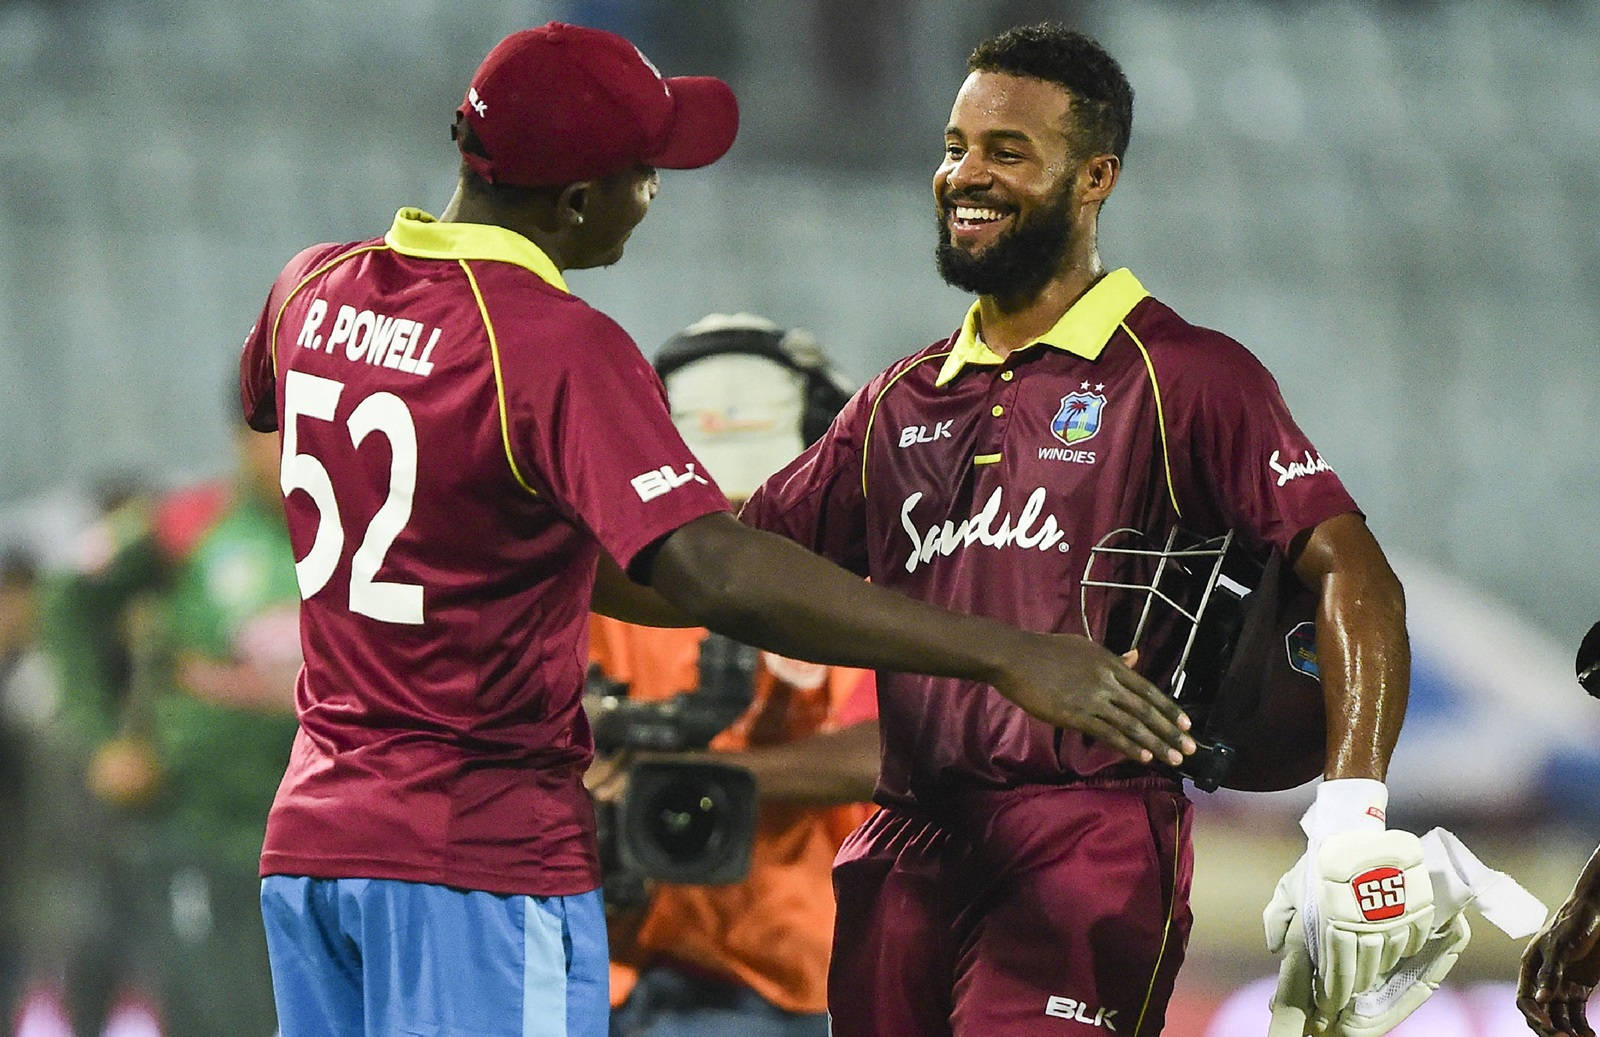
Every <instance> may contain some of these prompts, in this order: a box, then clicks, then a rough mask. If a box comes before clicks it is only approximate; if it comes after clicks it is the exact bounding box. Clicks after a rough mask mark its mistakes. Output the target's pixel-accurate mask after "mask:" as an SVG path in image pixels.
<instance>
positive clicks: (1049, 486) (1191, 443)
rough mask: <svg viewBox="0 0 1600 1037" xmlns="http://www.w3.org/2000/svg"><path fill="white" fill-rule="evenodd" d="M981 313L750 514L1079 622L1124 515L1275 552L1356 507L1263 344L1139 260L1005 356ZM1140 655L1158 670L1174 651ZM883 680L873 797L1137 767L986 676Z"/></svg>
mask: <svg viewBox="0 0 1600 1037" xmlns="http://www.w3.org/2000/svg"><path fill="white" fill-rule="evenodd" d="M976 325H977V307H976V306H974V307H973V309H972V311H971V312H969V313H968V315H967V319H966V322H965V324H964V326H963V327H962V328H961V330H960V331H958V332H957V333H956V334H954V335H952V336H951V338H950V339H948V340H947V341H945V342H942V343H939V344H937V345H934V346H931V347H929V348H927V349H925V350H923V351H922V352H920V353H916V354H914V355H912V356H910V357H907V358H905V359H903V360H901V361H899V362H897V363H895V364H894V365H892V366H891V367H890V368H889V369H888V370H886V371H884V372H882V373H881V374H879V375H878V376H877V377H876V378H874V379H873V380H872V381H870V382H869V383H868V384H867V385H865V386H864V387H863V388H862V389H861V391H860V392H859V393H857V395H856V396H855V398H854V399H853V400H851V402H850V403H849V405H847V406H846V407H845V409H844V411H843V412H841V413H840V415H839V418H838V420H837V421H835V423H834V425H833V427H832V428H831V429H830V430H829V432H828V434H827V435H826V436H825V437H824V438H823V439H822V440H821V441H819V442H818V443H817V444H815V445H814V446H813V447H812V448H811V449H809V450H807V451H806V452H805V453H804V454H803V455H801V457H800V458H798V459H797V460H796V461H795V462H794V463H793V464H791V465H790V466H788V467H787V468H785V469H784V470H783V471H781V472H779V473H778V474H776V475H774V476H773V477H772V478H771V479H770V480H769V481H768V482H767V484H766V485H765V486H763V487H762V488H761V489H760V490H759V491H757V493H756V494H755V496H754V497H753V498H752V499H751V501H750V503H749V504H748V505H747V506H746V508H745V510H744V512H743V515H742V516H741V517H742V518H743V519H744V520H745V521H746V522H749V523H751V524H752V525H755V526H758V527H761V528H764V529H768V530H772V531H774V532H777V533H781V534H783V535H785V536H788V537H790V538H792V539H794V540H797V541H799V542H800V543H802V544H804V545H806V546H808V547H810V548H812V549H813V550H816V551H818V552H820V553H822V554H824V555H826V556H828V557H830V558H832V559H834V560H835V561H837V562H839V563H840V564H841V565H844V566H845V567H847V568H850V569H852V570H853V571H855V572H857V573H859V574H861V575H863V576H867V577H870V578H871V579H872V580H873V581H874V582H875V583H878V584H880V585H881V586H884V587H891V588H894V589H895V590H899V591H902V592H904V593H906V594H909V595H911V596H912V597H915V598H920V599H922V600H925V601H929V602H933V603H935V604H938V605H943V606H945V607H947V608H951V609H955V610H957V611H962V612H973V613H980V614H983V615H987V616H992V617H994V618H996V619H999V620H1003V621H1005V622H1008V623H1012V624H1014V625H1017V626H1020V627H1023V628H1026V629H1030V630H1039V631H1055V632H1066V633H1077V634H1082V633H1084V632H1085V629H1086V628H1085V623H1084V616H1083V608H1082V607H1081V605H1080V599H1079V591H1080V586H1081V583H1082V579H1083V573H1084V566H1085V562H1086V561H1087V559H1088V558H1089V549H1090V548H1091V547H1093V546H1094V545H1095V544H1096V543H1097V542H1098V541H1100V539H1101V538H1102V537H1103V536H1105V535H1106V534H1108V533H1111V532H1112V531H1113V530H1117V529H1122V528H1132V529H1137V530H1140V531H1143V532H1144V533H1146V534H1150V535H1152V536H1155V537H1156V538H1157V540H1158V541H1159V540H1161V539H1164V538H1165V535H1166V533H1167V531H1168V530H1170V529H1171V528H1172V527H1173V526H1175V525H1178V526H1182V527H1183V528H1184V529H1186V530H1189V531H1191V532H1194V533H1197V534H1202V535H1208V536H1209V535H1216V534H1220V533H1222V532H1224V531H1226V530H1228V529H1234V530H1237V531H1239V533H1240V534H1241V535H1242V536H1243V537H1244V538H1245V540H1246V542H1247V543H1249V544H1251V545H1253V546H1254V547H1256V548H1257V549H1259V550H1260V551H1262V552H1263V553H1264V552H1265V550H1266V549H1267V548H1268V547H1269V546H1277V547H1279V548H1286V547H1287V546H1288V545H1289V543H1290V541H1291V540H1292V539H1293V538H1294V537H1295V536H1296V535H1297V534H1299V533H1300V532H1302V531H1303V530H1307V529H1309V528H1311V527H1312V526H1315V525H1316V524H1317V523H1319V522H1321V521H1322V520H1324V519H1326V518H1330V517H1332V516H1334V515H1337V514H1340V513H1342V512H1350V511H1355V510H1356V505H1355V502H1354V501H1352V500H1351V498H1350V496H1349V495H1348V494H1347V493H1346V492H1345V489H1344V487H1343V485H1341V483H1340V482H1339V479H1338V477H1337V476H1336V475H1335V474H1334V473H1333V471H1332V470H1331V469H1330V468H1329V467H1328V465H1327V464H1326V462H1324V461H1323V460H1322V456H1321V454H1319V453H1318V452H1317V450H1316V448H1315V447H1313V446H1312V445H1311V443H1310V442H1308V441H1307V439H1306V437H1305V435H1304V434H1303V433H1301V431H1300V430H1299V428H1297V427H1296V425H1295V423H1294V420H1293V419H1292V418H1291V417H1290V415H1289V411H1288V408H1287V407H1286V406H1285V405H1284V402H1283V398H1282V396H1281V395H1280V393H1279V391H1278V386H1277V383H1276V382H1275V381H1274V380H1273V378H1272V376H1271V375H1270V374H1269V373H1268V372H1267V371H1266V369H1265V368H1264V367H1262V366H1261V364H1260V362H1259V361H1258V360H1256V358H1255V357H1254V356H1252V355H1251V354H1250V353H1249V352H1248V351H1247V350H1246V349H1245V348H1244V347H1243V346H1241V345H1239V344H1238V343H1237V342H1234V341H1233V340H1231V339H1229V338H1227V337H1226V336H1224V335H1221V334H1219V333H1217V332H1214V331H1210V330H1207V329H1204V328H1198V327H1195V326H1194V325H1192V324H1189V323H1187V322H1186V321H1184V320H1183V319H1181V318H1180V317H1178V316H1177V314H1175V313H1173V311H1172V310H1170V309H1169V308H1167V307H1166V306H1164V305H1162V304H1161V303H1160V302H1158V301H1156V300H1155V299H1154V298H1151V297H1150V296H1149V295H1148V293H1146V291H1145V290H1144V287H1143V286H1142V285H1140V284H1139V282H1138V280H1137V279H1135V278H1134V276H1133V275H1132V274H1131V273H1130V272H1128V271H1127V270H1118V271H1116V272H1114V273H1112V274H1109V275H1108V276H1106V277H1105V278H1103V279H1102V280H1101V281H1100V282H1098V283H1097V284H1096V285H1095V286H1094V287H1093V288H1092V289H1090V291H1088V292H1087V293H1085V295H1084V296H1083V297H1082V298H1081V299H1080V300H1078V302H1077V303H1076V304H1074V305H1073V306H1072V307H1071V309H1069V310H1068V311H1067V312H1066V314H1065V315H1063V316H1062V318H1061V320H1060V321H1059V322H1057V324H1056V325H1055V327H1054V328H1052V329H1051V330H1050V332H1049V333H1047V334H1045V335H1044V336H1043V337H1042V338H1041V340H1040V341H1039V342H1036V343H1034V344H1032V345H1030V346H1028V347H1027V348H1024V349H1019V350H1016V351H1014V352H1013V353H1012V354H1011V355H1010V356H1008V357H1006V358H1005V359H1003V360H1002V359H1001V358H1000V357H999V356H997V355H996V354H994V353H993V352H991V351H990V350H989V349H988V347H987V346H985V345H984V344H983V342H982V340H981V338H980V337H979V335H978V333H977V326H976ZM1097 578H1098V575H1097ZM1115 607H1116V605H1115V602H1114V600H1113V599H1112V597H1111V596H1109V595H1104V594H1102V595H1097V596H1096V597H1095V598H1093V599H1092V600H1091V602H1090V605H1089V610H1090V613H1091V614H1090V615H1089V616H1088V629H1089V631H1090V632H1092V633H1094V634H1095V636H1097V637H1104V636H1105V634H1106V626H1107V622H1108V617H1107V612H1108V610H1110V609H1113V608H1115ZM1150 654H1151V653H1149V652H1146V651H1145V650H1143V649H1141V659H1140V664H1139V668H1140V670H1141V671H1142V672H1144V673H1146V674H1150V675H1154V674H1157V673H1160V672H1163V670H1162V667H1163V666H1166V667H1168V668H1170V666H1172V665H1175V659H1172V658H1148V657H1147V656H1148V655H1150ZM1155 654H1162V653H1155ZM1169 654H1170V653H1169ZM1167 672H1170V669H1169V670H1168V671H1167ZM878 688H879V710H880V716H881V720H882V726H883V736H884V761H883V770H882V776H881V778H880V781H879V785H878V797H879V799H880V801H881V802H886V803H900V804H914V803H916V802H917V801H918V800H919V799H922V798H924V797H925V796H926V794H927V793H929V792H934V791H937V790H940V789H946V788H958V789H959V788H972V787H989V788H995V787H1008V786H1013V785H1019V784H1028V783H1059V782H1063V781H1071V780H1073V778H1074V777H1077V776H1086V775H1090V774H1095V773H1098V772H1102V771H1104V770H1106V769H1107V768H1110V767H1113V766H1118V767H1128V768H1131V767H1132V765H1130V764H1127V763H1126V761H1125V758H1124V757H1123V756H1122V755H1121V754H1120V753H1119V752H1117V751H1116V750H1114V749H1111V748H1109V747H1106V746H1103V745H1099V744H1097V743H1096V742H1095V741H1094V740H1093V739H1090V738H1087V737H1086V736H1084V735H1081V734H1079V733H1078V732H1075V731H1059V730H1057V729H1055V728H1052V727H1050V726H1049V725H1047V724H1045V723H1044V722H1043V721H1040V720H1037V719H1034V718H1033V717H1030V716H1028V715H1027V714H1026V713H1024V712H1023V711H1022V710H1021V709H1019V708H1017V707H1016V706H1015V705H1013V704H1012V703H1011V702H1009V701H1008V700H1006V699H1004V698H1002V697H1001V696H1000V695H999V694H998V693H997V692H995V691H994V690H993V689H991V688H989V687H987V686H983V685H975V684H971V683H968V682H964V681H960V680H953V679H946V678H934V677H924V676H915V675H909V674H899V673H885V674H881V675H880V677H879V684H878ZM925 805H929V804H926V803H925Z"/></svg>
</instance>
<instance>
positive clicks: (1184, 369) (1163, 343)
mask: <svg viewBox="0 0 1600 1037" xmlns="http://www.w3.org/2000/svg"><path fill="white" fill-rule="evenodd" d="M1125 323H1126V325H1127V327H1128V329H1129V330H1130V331H1131V333H1132V335H1133V336H1134V337H1135V338H1136V339H1137V340H1138V343H1139V345H1142V346H1143V347H1144V348H1145V349H1146V350H1148V351H1149V353H1150V358H1151V361H1152V362H1153V363H1154V364H1155V365H1156V367H1157V370H1158V371H1161V372H1163V373H1165V374H1167V375H1168V376H1170V377H1175V378H1189V377H1194V378H1200V379H1203V380H1207V381H1209V380H1211V379H1215V378H1226V377H1229V376H1238V377H1251V378H1253V377H1257V376H1258V375H1261V374H1266V373H1267V370H1266V367H1265V365H1263V364H1262V362H1261V360H1260V358H1259V357H1257V356H1256V355H1255V354H1254V353H1253V352H1251V351H1250V349H1249V347H1247V346H1245V345H1244V344H1243V343H1242V342H1240V341H1239V340H1238V339H1236V338H1234V337H1233V336H1231V335H1229V334H1227V333H1225V332H1222V331H1218V330H1217V329H1215V328H1208V327H1205V326H1203V325H1200V324H1195V323H1192V322H1191V321H1189V320H1187V319H1185V318H1184V317H1182V316H1180V315H1179V314H1178V312H1177V311H1176V310H1174V309H1173V308H1172V307H1171V306H1168V305H1167V304H1166V303H1164V302H1162V301H1161V300H1159V299H1157V298H1155V297H1154V296H1146V297H1145V298H1144V299H1143V300H1142V301H1140V302H1139V304H1138V305H1137V306H1135V307H1134V308H1133V310H1132V311H1131V312H1130V313H1129V314H1128V317H1127V320H1126V321H1125Z"/></svg>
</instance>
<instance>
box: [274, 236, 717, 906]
mask: <svg viewBox="0 0 1600 1037" xmlns="http://www.w3.org/2000/svg"><path fill="white" fill-rule="evenodd" d="M244 362H245V382H244V391H245V393H246V398H247V400H248V401H249V403H250V407H251V412H252V417H253V421H254V424H255V426H256V427H257V428H258V429H262V430H270V429H274V428H282V429H283V431H284V444H285V445H284V479H285V482H286V485H294V486H298V487H299V488H301V489H304V490H305V491H306V492H304V493H290V494H289V496H288V499H287V503H286V509H287V513H288V519H289V530H290V537H291V539H292V540H293V543H294V547H295V554H296V557H298V558H300V559H301V561H300V562H299V563H298V566H297V567H298V569H299V573H300V580H301V586H302V590H303V592H304V593H305V598H306V600H305V604H304V606H303V608H302V630H303V637H304V641H305V652H306V665H305V669H304V670H303V671H302V672H301V675H300V680H299V687H298V690H297V696H298V700H299V711H300V723H301V731H300V735H299V737H298V738H297V740H296V742H295V747H294V753H293V756H292V758H291V761H290V765H289V771H288V774H287V776H286V778H285V781H284V784H283V787H282V789H281V790H280V792H279V796H278V801H277V803H276V804H275V806H274V808H273V811H272V817H271V820H270V823H269V826H268V830H267V841H266V846H265V850H264V852H263V854H262V867H263V869H264V870H265V871H267V872H279V873H291V874H318V875H347V876H363V877H379V878H395V879H408V880H411V881H419V882H433V883H440V884H445V885H455V886H462V887H466V888H471V889H484V890H490V891H498V892H508V893H513V892H514V893H530V894H538V895H551V894H565V893H574V892H579V891H582V890H586V889H593V888H594V887H595V886H596V885H597V884H598V882H599V874H598V866H597V863H596V860H595V858H594V852H593V847H592V845H591V844H590V840H589V838H588V834H587V833H588V831H589V827H590V824H591V820H590V807H589V802H588V799H587V797H586V796H585V794H584V791H583V787H582V784H581V783H580V782H579V781H578V777H579V776H580V775H581V774H582V772H583V770H584V769H585V768H586V767H587V766H588V763H589V759H590V755H591V749H592V746H591V743H590V740H589V735H588V725H587V723H586V721H585V720H584V717H583V712H582V709H581V707H580V704H579V699H580V695H579V692H580V689H581V685H582V676H583V671H584V666H585V663H586V654H585V652H586V648H585V646H586V644H587V641H586V638H587V623H588V618H587V617H588V609H587V596H588V593H589V589H590V586H591V584H592V582H593V570H594V566H595V564H596V561H597V558H598V556H599V552H600V551H601V550H602V549H604V550H605V551H607V552H609V553H610V554H611V556H612V557H613V558H616V559H619V560H623V561H628V560H631V559H632V558H633V557H634V556H635V555H636V554H637V553H638V552H639V550H640V549H641V548H642V547H644V546H645V545H647V544H649V543H651V542H652V541H654V540H656V539H657V538H659V537H660V536H661V535H662V534H664V533H667V532H670V531H671V530H673V529H676V528H677V527H679V526H681V525H683V524H684V523H685V522H688V521H689V520H691V519H694V518H698V517H699V516H701V515H704V514H707V513H709V512H712V511H717V510H721V509H724V508H725V507H726V502H725V501H724V500H723V498H722V495H721V493H720V492H719V491H718V490H717V488H716V486H715V485H713V484H712V482H711V481H710V479H709V478H707V477H706V475H705V474H704V473H703V472H702V471H701V469H700V468H699V466H698V464H697V462H696V461H695V459H694V456H693V455H692V454H691V453H690V452H689V449H688V447H686V446H684V444H683V441H682V440H681V439H680V438H679V436H678V434H677V432H676V430H675V428H674V427H673V425H672V422H671V420H670V418H669V416H668V414H667V411H666V408H665V404H664V395H663V391H662V389H661V386H660V383H659V381H658V380H657V379H656V378H655V376H654V374H653V372H652V371H651V369H650V366H649V364H648V363H647V362H646V361H645V360H644V358H643V357H642V356H641V355H640V353H639V351H638V349H637V347H635V345H634V344H633V342H632V340H631V339H630V338H629V337H628V335H627V334H626V333H625V332H624V331H622V329H621V328H619V327H618V326H617V325H616V324H615V322H613V321H612V320H610V319H609V318H607V317H606V316H605V315H603V314H601V313H599V312H598V311H596V310H594V309H592V308H591V307H589V306H587V305H586V304H584V303H583V302H582V301H581V300H579V299H578V298H577V297H575V296H573V295H570V294H569V293H568V292H567V289H566V285H565V283H564V282H563V280H562V277H561V274H560V273H559V272H558V271H557V270H556V269H555V267H554V266H553V265H552V264H551V262H550V261H549V259H548V258H547V257H546V256H545V255H544V254H543V253H542V252H540V251H539V250H537V249H536V248H534V247H533V246H532V245H531V244H530V243H529V242H528V241H527V240H526V239H523V238H521V237H519V236H517V235H516V234H513V233H512V232H510V231H507V230H503V229H501V228H497V227H487V226H481V225H472V224H451V223H437V222H434V221H433V219H432V218H431V217H429V216H427V215H426V214H424V213H421V212H418V211H416V210H401V211H400V213H399V214H398V215H397V216H396V217H395V222H394V226H393V227H392V228H391V229H390V230H389V232H388V234H386V235H385V236H384V237H382V238H379V239H375V240H372V241H366V242H359V243H356V244H351V245H335V246H319V247H316V248H312V249H309V250H307V251H306V252H303V253H302V254H301V255H300V256H299V257H297V258H296V260H295V261H294V262H292V263H291V264H289V266H288V267H287V268H286V269H285V270H284V272H283V274H282V275H281V276H280V277H279V279H278V283H277V285H276V286H275V287H274V289H273V292H272V294H271V297H270V298H269V300H268V302H267V306H266V309H265V310H263V312H262V315H261V319H260V321H259V322H258V323H257V325H256V328H255V331H254V332H253V333H252V335H251V338H250V340H249V342H248V343H247V344H246V347H245V358H244ZM373 433H377V435H372V434H373ZM319 488H320V490H319ZM319 492H320V493H321V494H325V495H326V496H325V498H319ZM341 541H349V542H350V544H349V546H350V547H355V549H356V553H355V555H354V559H353V561H352V563H351V564H350V565H349V566H348V567H346V566H335V565H333V564H332V563H333V562H334V561H336V560H337V559H338V557H339V554H340V552H341V550H342V549H343V548H342V545H341ZM357 545H359V546H357Z"/></svg>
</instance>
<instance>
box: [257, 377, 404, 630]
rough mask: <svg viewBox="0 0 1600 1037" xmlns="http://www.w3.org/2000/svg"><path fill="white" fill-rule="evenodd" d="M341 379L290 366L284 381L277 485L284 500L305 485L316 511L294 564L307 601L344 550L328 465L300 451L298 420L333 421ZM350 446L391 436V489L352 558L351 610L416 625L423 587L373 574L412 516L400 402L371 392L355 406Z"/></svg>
mask: <svg viewBox="0 0 1600 1037" xmlns="http://www.w3.org/2000/svg"><path fill="white" fill-rule="evenodd" d="M342 392H344V383H343V382H339V381H335V380H334V379H332V378H321V377H318V376H317V375H312V374H306V373H305V372H303V371H290V372H289V374H288V377H287V378H285V379H284V383H283V466H282V469H281V471H280V475H279V485H280V486H281V487H282V489H283V495H284V497H285V498H287V497H288V496H289V495H290V494H291V493H293V492H294V491H295V490H304V491H305V492H306V494H307V495H309V496H310V497H311V501H312V503H313V504H315V505H316V508H317V532H316V536H315V537H314V538H313V539H312V541H311V550H309V551H307V552H306V556H305V557H304V558H302V559H300V560H299V561H298V562H295V563H294V572H295V577H296V578H297V579H298V580H299V583H300V597H301V598H303V599H309V598H310V597H311V596H312V595H314V594H316V593H317V592H318V591H320V590H321V589H322V588H323V587H325V586H326V585H327V583H328V580H329V579H331V578H332V577H333V573H334V570H335V569H337V568H338V566H339V560H340V558H341V557H343V555H344V539H345V532H344V523H343V522H341V521H340V519H339V499H338V497H337V496H336V495H335V494H334V492H333V481H332V480H331V479H329V477H328V469H327V468H326V467H324V466H323V464H322V462H321V461H319V460H317V458H316V457H315V456H313V455H311V454H309V453H304V452H302V451H301V450H300V436H299V427H300V419H302V418H306V419H315V420H318V421H332V420H333V416H334V411H335V409H336V408H337V407H338V405H339V395H340V394H341V393H342ZM345 427H346V428H347V429H348V430H349V432H350V444H351V446H352V447H359V446H360V445H361V442H362V440H364V439H366V438H367V436H368V435H370V434H371V433H373V432H378V433H381V434H382V435H383V437H384V438H385V439H387V440H388V441H389V449H390V458H391V459H390V462H389V493H388V496H387V497H386V498H385V499H384V502H383V506H382V507H380V508H379V509H378V510H377V512H376V513H375V514H374V515H373V516H372V521H370V522H368V523H367V531H366V533H365V534H364V535H363V536H362V538H361V546H359V547H357V548H356V550H355V553H354V554H353V555H351V556H350V611H351V612H358V613H360V614H361V615H363V616H370V617H371V618H373V619H377V620H382V621H383V622H385V623H411V624H417V623H421V622H422V587H421V585H419V584H415V583H396V582H391V581H386V580H378V579H375V577H376V576H377V574H378V570H379V569H380V568H381V567H382V566H383V559H384V556H385V555H386V554H388V552H389V548H390V547H391V546H393V545H394V541H395V538H396V537H398V536H399V535H400V531H401V530H403V529H405V528H406V523H407V522H408V521H410V519H411V502H412V498H413V497H414V496H415V494H416V491H417V429H416V425H415V423H413V422H412V420H411V411H410V410H408V409H407V408H406V405H405V402H404V401H403V400H401V399H400V397H398V396H396V395H395V394H394V393H389V392H375V393H373V394H372V395H370V396H368V397H366V398H365V399H363V400H362V401H361V402H360V403H358V404H356V408H355V410H353V411H351V412H350V417H348V418H346V419H345Z"/></svg>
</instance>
